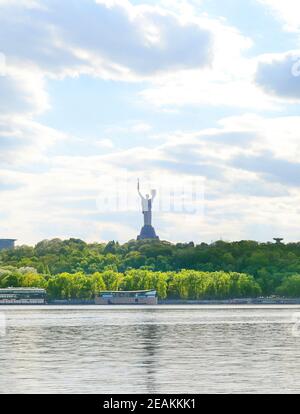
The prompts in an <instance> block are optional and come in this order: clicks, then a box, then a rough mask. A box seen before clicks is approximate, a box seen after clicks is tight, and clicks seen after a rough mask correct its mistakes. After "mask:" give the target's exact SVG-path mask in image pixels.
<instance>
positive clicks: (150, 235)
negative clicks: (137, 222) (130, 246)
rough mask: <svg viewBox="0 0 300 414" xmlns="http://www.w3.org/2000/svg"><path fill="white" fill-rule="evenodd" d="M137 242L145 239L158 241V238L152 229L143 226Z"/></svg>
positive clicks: (148, 226)
mask: <svg viewBox="0 0 300 414" xmlns="http://www.w3.org/2000/svg"><path fill="white" fill-rule="evenodd" d="M137 239H138V240H146V239H156V240H158V239H159V237H158V236H157V235H156V233H155V230H154V227H152V226H150V225H145V226H143V227H142V230H141V233H140V235H139V236H138V237H137Z"/></svg>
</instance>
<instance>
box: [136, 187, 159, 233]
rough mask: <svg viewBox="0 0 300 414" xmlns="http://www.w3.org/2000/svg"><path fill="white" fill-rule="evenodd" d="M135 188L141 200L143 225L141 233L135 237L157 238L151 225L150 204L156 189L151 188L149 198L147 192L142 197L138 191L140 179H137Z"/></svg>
mask: <svg viewBox="0 0 300 414" xmlns="http://www.w3.org/2000/svg"><path fill="white" fill-rule="evenodd" d="M137 190H138V194H139V196H140V198H141V201H142V212H143V216H144V226H143V227H142V229H141V233H140V234H139V236H138V237H137V239H138V240H145V239H158V236H157V235H156V233H155V230H154V227H153V226H152V205H153V201H154V199H155V196H156V190H151V196H152V197H151V198H150V195H149V194H146V196H145V197H144V196H143V195H142V193H141V191H140V180H138V184H137Z"/></svg>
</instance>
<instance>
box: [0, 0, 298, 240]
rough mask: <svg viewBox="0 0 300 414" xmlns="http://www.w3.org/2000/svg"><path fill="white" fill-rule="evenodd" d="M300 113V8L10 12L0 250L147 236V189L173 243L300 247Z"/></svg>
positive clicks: (124, 4) (99, 4) (36, 1)
mask: <svg viewBox="0 0 300 414" xmlns="http://www.w3.org/2000/svg"><path fill="white" fill-rule="evenodd" d="M299 103H300V5H299V2H298V1H296V0H242V1H241V0H222V1H220V0H144V1H139V0H64V1H61V0H0V194H1V197H0V237H2V238H6V237H9V238H17V239H18V243H19V244H22V243H29V244H33V243H36V242H37V241H39V240H42V239H46V238H53V237H60V238H69V237H78V238H82V239H84V240H87V241H106V240H112V239H115V240H120V241H122V242H123V241H127V240H129V239H132V238H135V237H136V235H137V233H138V232H139V229H140V226H141V224H142V215H141V213H140V211H139V209H140V202H139V199H138V196H137V194H136V180H137V178H138V177H139V178H140V179H141V184H142V190H143V191H144V192H147V191H149V190H150V189H151V188H157V189H158V197H157V200H156V211H155V218H154V220H155V227H156V230H157V233H158V234H159V235H160V237H161V238H162V239H166V240H170V241H191V240H194V241H196V242H201V241H205V242H210V241H212V240H216V239H220V238H223V239H224V240H240V239H256V240H259V241H266V240H271V239H272V238H273V237H275V236H282V237H285V239H286V240H287V241H295V240H299V239H300V223H299V222H300V221H299V218H300V161H299V160H300V116H299ZM170 200H171V202H170ZM172 200H173V201H172ZM174 205H175V208H174Z"/></svg>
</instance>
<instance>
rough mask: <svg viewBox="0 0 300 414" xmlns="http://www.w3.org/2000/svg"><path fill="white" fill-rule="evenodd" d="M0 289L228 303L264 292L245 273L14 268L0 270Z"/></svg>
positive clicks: (64, 295) (80, 296)
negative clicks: (145, 294) (128, 293)
mask: <svg viewBox="0 0 300 414" xmlns="http://www.w3.org/2000/svg"><path fill="white" fill-rule="evenodd" d="M0 287H1V288H5V287H39V288H45V289H46V290H47V294H48V297H49V298H50V299H92V298H94V297H95V295H97V294H99V292H101V291H105V290H148V289H156V290H157V293H158V296H159V298H160V299H166V298H169V299H172V298H173V299H229V298H243V297H256V296H259V295H260V294H261V289H260V287H259V285H258V283H257V282H255V280H254V278H253V277H252V276H249V275H246V274H242V273H234V272H230V273H225V272H201V271H197V270H181V271H180V272H153V271H150V270H138V269H134V270H128V271H126V272H125V273H119V272H115V271H113V270H106V271H104V272H95V273H93V274H91V275H86V274H84V273H81V272H77V273H66V272H64V273H59V274H57V275H43V274H39V273H37V271H36V269H34V268H31V267H23V268H20V269H15V268H13V267H11V266H8V267H3V268H0Z"/></svg>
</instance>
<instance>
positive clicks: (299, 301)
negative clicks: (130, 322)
mask: <svg viewBox="0 0 300 414" xmlns="http://www.w3.org/2000/svg"><path fill="white" fill-rule="evenodd" d="M48 305H95V302H94V301H91V300H89V301H84V300H77V299H75V300H53V301H50V302H48ZM158 305H300V298H294V299H287V298H243V299H227V300H217V299H211V300H183V299H164V300H159V301H158ZM133 306H134V305H133ZM145 306H146V305H145Z"/></svg>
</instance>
